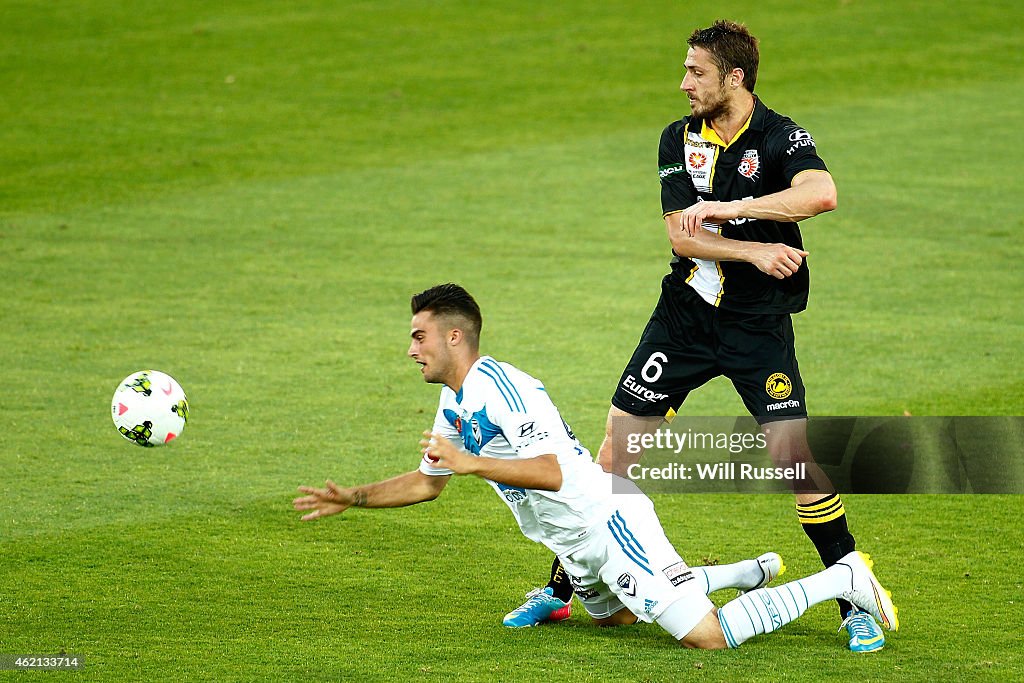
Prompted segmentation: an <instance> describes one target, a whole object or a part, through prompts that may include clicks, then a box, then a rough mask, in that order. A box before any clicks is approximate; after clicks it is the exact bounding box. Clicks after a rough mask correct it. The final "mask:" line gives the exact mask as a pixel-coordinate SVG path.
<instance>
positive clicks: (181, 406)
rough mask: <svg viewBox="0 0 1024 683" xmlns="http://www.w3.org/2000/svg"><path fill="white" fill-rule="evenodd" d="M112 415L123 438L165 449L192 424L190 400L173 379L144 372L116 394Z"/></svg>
mask: <svg viewBox="0 0 1024 683" xmlns="http://www.w3.org/2000/svg"><path fill="white" fill-rule="evenodd" d="M110 415H111V417H113V418H114V426H115V427H117V431H118V432H120V434H121V436H123V437H124V438H126V439H128V440H129V441H131V442H133V443H135V444H137V445H139V446H147V447H148V446H163V445H164V444H166V443H168V442H170V441H172V440H173V439H176V438H178V437H179V436H181V432H182V431H183V430H184V429H185V423H186V422H188V399H187V398H186V397H185V391H184V390H183V389H182V388H181V385H180V384H178V383H177V382H176V381H175V379H174V378H173V377H171V376H170V375H167V374H165V373H163V372H158V371H156V370H140V371H139V372H136V373H133V374H131V375H128V376H127V377H125V378H124V381H123V382H121V384H120V385H118V387H117V391H115V392H114V400H113V401H112V402H111V404H110Z"/></svg>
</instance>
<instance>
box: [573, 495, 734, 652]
mask: <svg viewBox="0 0 1024 683" xmlns="http://www.w3.org/2000/svg"><path fill="white" fill-rule="evenodd" d="M616 498H617V499H619V506H618V509H617V510H616V511H615V512H614V513H613V514H612V516H611V517H610V518H609V519H608V520H607V523H606V524H605V525H604V526H603V527H601V528H598V529H595V530H593V531H592V532H591V534H590V538H589V539H588V540H587V543H586V545H584V546H583V547H582V548H577V549H576V550H574V551H573V552H571V553H567V554H565V555H564V556H561V557H560V559H561V560H562V566H563V567H564V568H565V571H566V573H568V574H569V578H570V579H571V580H572V584H573V591H574V592H575V593H576V597H577V598H579V599H580V601H581V602H582V603H583V606H584V608H586V610H587V613H588V614H590V616H592V617H594V618H595V619H602V618H605V617H610V616H611V615H613V614H615V613H616V612H618V611H619V610H621V609H622V608H623V607H626V608H628V609H629V611H630V612H632V613H633V614H635V615H636V616H637V618H639V619H640V620H641V621H646V622H651V621H655V622H658V623H659V625H661V626H662V627H663V628H665V630H666V631H668V632H669V633H670V634H671V635H672V636H673V637H674V638H676V639H677V640H678V639H681V638H682V637H683V636H685V635H686V634H687V633H689V632H690V630H692V629H693V627H694V626H696V625H697V624H698V623H699V622H700V620H701V619H703V618H704V617H705V616H706V615H707V614H708V612H710V611H711V610H712V609H713V608H714V605H713V604H712V602H711V601H710V600H709V599H708V596H707V595H706V594H705V593H704V583H703V582H702V581H697V580H695V578H694V576H693V573H692V572H691V571H690V569H689V568H688V567H687V565H686V563H685V562H683V558H681V557H680V556H679V553H678V552H676V549H675V548H673V547H672V544H671V543H670V542H669V540H668V538H666V537H665V532H664V530H662V528H661V521H660V520H659V519H658V515H657V514H656V513H655V512H654V504H653V503H651V500H650V499H649V498H647V496H642V495H622V496H616ZM670 606H671V607H672V609H671V610H670V612H671V614H665V617H666V619H665V623H662V621H661V619H660V617H662V615H663V614H664V613H665V611H666V610H668V608H669V607H670Z"/></svg>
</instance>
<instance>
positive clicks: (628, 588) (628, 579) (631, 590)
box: [615, 573, 636, 598]
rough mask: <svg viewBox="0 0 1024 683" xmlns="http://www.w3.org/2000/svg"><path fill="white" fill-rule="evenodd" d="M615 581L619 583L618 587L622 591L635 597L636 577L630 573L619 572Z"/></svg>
mask: <svg viewBox="0 0 1024 683" xmlns="http://www.w3.org/2000/svg"><path fill="white" fill-rule="evenodd" d="M615 583H617V584H619V588H621V589H622V592H623V593H625V594H626V595H628V596H629V597H631V598H632V597H636V579H634V578H633V575H632V574H628V573H627V574H621V575H620V576H619V578H618V579H617V580H616V581H615Z"/></svg>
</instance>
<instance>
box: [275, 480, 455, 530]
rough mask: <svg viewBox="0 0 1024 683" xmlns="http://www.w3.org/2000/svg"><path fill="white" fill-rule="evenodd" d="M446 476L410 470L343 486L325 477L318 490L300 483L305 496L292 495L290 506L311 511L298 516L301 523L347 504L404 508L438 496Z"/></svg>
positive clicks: (339, 510) (351, 505) (328, 514)
mask: <svg viewBox="0 0 1024 683" xmlns="http://www.w3.org/2000/svg"><path fill="white" fill-rule="evenodd" d="M449 479H451V477H450V476H438V477H433V476H429V475H426V474H423V473H422V472H420V471H419V470H413V471H412V472H406V473H405V474H401V475H399V476H397V477H392V478H391V479H385V480H383V481H378V482H377V483H375V484H366V485H364V486H354V487H351V488H344V489H343V488H341V487H339V486H338V485H337V484H335V483H334V482H333V481H331V480H330V479H328V480H327V484H326V487H325V488H322V489H318V488H313V487H311V486H300V487H299V491H301V492H302V493H305V494H307V495H305V496H302V497H300V498H296V499H295V500H293V501H292V505H293V506H294V507H295V509H296V510H300V511H304V510H312V512H310V513H309V514H307V515H304V516H303V517H302V521H304V522H308V521H310V520H313V519H320V518H321V517H329V516H331V515H336V514H339V513H341V512H344V511H345V510H347V509H349V508H350V507H363V508H397V507H404V506H406V505H415V504H416V503H423V502H425V501H428V500H434V499H435V498H437V497H438V496H439V495H441V491H442V490H443V489H444V487H445V485H446V484H447V483H448V480H449Z"/></svg>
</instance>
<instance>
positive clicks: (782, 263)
mask: <svg viewBox="0 0 1024 683" xmlns="http://www.w3.org/2000/svg"><path fill="white" fill-rule="evenodd" d="M807 254H808V252H806V251H804V250H803V249H796V248H795V247H791V246H789V245H788V244H764V245H759V246H758V247H757V248H756V250H755V251H754V254H753V256H752V258H751V259H750V262H751V263H753V264H754V265H755V266H757V269H758V270H760V271H761V272H762V273H766V274H768V275H771V276H772V277H775V278H778V279H779V280H782V279H784V278H787V277H789V276H790V275H792V274H793V273H795V272H796V271H798V270H800V266H801V264H803V262H804V257H805V256H807Z"/></svg>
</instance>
